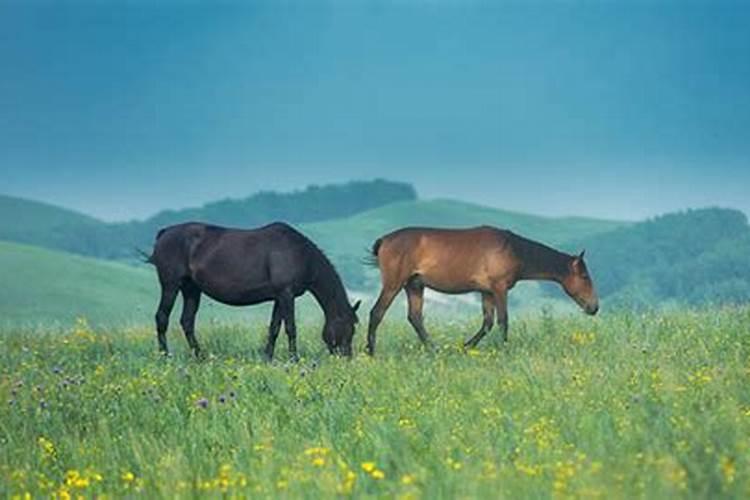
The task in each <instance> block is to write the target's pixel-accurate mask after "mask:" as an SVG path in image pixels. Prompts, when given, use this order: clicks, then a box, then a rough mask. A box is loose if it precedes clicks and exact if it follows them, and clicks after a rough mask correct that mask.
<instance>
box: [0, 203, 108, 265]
mask: <svg viewBox="0 0 750 500" xmlns="http://www.w3.org/2000/svg"><path fill="white" fill-rule="evenodd" d="M105 226H106V225H105V224H104V223H103V222H101V221H99V220H97V219H95V218H93V217H89V216H87V215H83V214H80V213H78V212H74V211H72V210H67V209H65V208H61V207H58V206H55V205H49V204H47V203H42V202H38V201H32V200H25V199H22V198H14V197H11V196H3V195H0V240H6V241H15V242H19V243H28V244H33V245H37V246H40V247H46V248H56V249H59V250H65V251H67V252H73V253H79V254H84V255H92V254H96V253H98V252H99V251H101V250H102V248H100V241H99V240H100V237H101V234H102V231H104V230H105Z"/></svg>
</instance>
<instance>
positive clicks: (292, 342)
mask: <svg viewBox="0 0 750 500" xmlns="http://www.w3.org/2000/svg"><path fill="white" fill-rule="evenodd" d="M284 331H286V336H287V339H288V340H289V356H290V357H291V359H292V361H295V362H296V361H297V360H298V359H299V358H298V357H297V323H296V321H295V318H294V295H293V294H292V293H289V296H288V297H287V298H286V306H285V307H284Z"/></svg>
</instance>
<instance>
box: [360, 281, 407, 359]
mask: <svg viewBox="0 0 750 500" xmlns="http://www.w3.org/2000/svg"><path fill="white" fill-rule="evenodd" d="M400 288H401V287H400V286H387V285H385V284H384V285H383V289H382V290H381V291H380V296H378V300H377V301H376V302H375V305H374V306H372V309H371V310H370V322H369V324H368V325H367V353H368V354H369V355H370V356H373V355H374V354H375V340H376V338H375V334H376V332H377V329H378V325H380V322H381V321H382V320H383V316H385V312H386V311H387V310H388V308H389V307H390V305H391V303H392V302H393V299H394V298H395V297H396V294H398V292H399V290H400Z"/></svg>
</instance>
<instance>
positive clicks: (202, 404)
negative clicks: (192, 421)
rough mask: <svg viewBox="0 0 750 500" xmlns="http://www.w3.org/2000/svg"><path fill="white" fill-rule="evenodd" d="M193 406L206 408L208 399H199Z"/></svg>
mask: <svg viewBox="0 0 750 500" xmlns="http://www.w3.org/2000/svg"><path fill="white" fill-rule="evenodd" d="M195 405H196V406H197V407H199V408H208V399H206V398H200V399H199V400H198V401H196V402H195Z"/></svg>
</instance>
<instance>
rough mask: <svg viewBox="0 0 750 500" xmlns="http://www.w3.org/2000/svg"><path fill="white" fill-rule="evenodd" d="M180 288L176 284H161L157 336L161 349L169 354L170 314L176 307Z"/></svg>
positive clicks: (157, 311)
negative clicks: (168, 331)
mask: <svg viewBox="0 0 750 500" xmlns="http://www.w3.org/2000/svg"><path fill="white" fill-rule="evenodd" d="M177 291H178V288H177V286H176V285H172V284H169V283H167V284H164V283H162V285H161V299H160V300H159V307H158V308H157V310H156V316H155V318H154V319H155V320H156V337H157V339H158V342H159V351H160V352H161V353H162V354H164V355H167V354H168V353H169V350H168V349H167V328H169V315H170V314H172V308H173V307H174V301H175V299H176V298H177Z"/></svg>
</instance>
